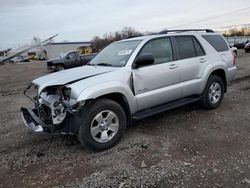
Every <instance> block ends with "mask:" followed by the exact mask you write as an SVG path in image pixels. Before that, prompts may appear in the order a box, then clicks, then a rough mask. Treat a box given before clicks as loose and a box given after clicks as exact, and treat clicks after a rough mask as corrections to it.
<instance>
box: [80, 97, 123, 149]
mask: <svg viewBox="0 0 250 188" xmlns="http://www.w3.org/2000/svg"><path fill="white" fill-rule="evenodd" d="M80 113H81V117H82V120H81V125H80V128H79V132H78V135H77V137H78V139H79V141H80V143H81V144H82V145H85V146H86V147H88V148H89V149H92V150H94V151H103V150H107V149H109V148H111V147H113V146H114V145H116V144H117V143H118V142H119V141H120V139H121V138H122V135H123V134H124V132H125V129H126V115H125V112H124V110H123V108H122V107H121V106H120V105H119V104H118V103H116V102H115V101H112V100H109V99H99V100H96V101H94V102H93V103H88V104H86V106H85V107H84V109H83V110H82V111H81V112H80ZM107 117H110V118H112V119H110V120H108V119H106V118H107ZM111 122H112V123H111ZM117 124H118V126H117ZM91 130H92V131H91Z"/></svg>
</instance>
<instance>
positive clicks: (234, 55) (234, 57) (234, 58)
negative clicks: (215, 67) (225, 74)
mask: <svg viewBox="0 0 250 188" xmlns="http://www.w3.org/2000/svg"><path fill="white" fill-rule="evenodd" d="M232 55H233V65H235V64H236V54H235V53H233V52H232Z"/></svg>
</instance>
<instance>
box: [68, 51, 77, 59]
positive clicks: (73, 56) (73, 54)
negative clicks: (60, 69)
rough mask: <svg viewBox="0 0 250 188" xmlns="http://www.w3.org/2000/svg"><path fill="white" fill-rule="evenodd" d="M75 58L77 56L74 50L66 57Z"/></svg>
mask: <svg viewBox="0 0 250 188" xmlns="http://www.w3.org/2000/svg"><path fill="white" fill-rule="evenodd" d="M76 58H77V56H76V53H75V52H73V53H70V54H69V55H68V59H76Z"/></svg>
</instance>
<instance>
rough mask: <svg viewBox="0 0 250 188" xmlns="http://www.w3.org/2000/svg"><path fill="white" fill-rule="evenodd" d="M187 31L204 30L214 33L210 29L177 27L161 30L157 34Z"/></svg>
mask: <svg viewBox="0 0 250 188" xmlns="http://www.w3.org/2000/svg"><path fill="white" fill-rule="evenodd" d="M187 31H205V32H207V33H214V31H213V30H212V29H177V30H167V29H166V30H163V31H161V32H159V33H158V34H167V33H178V32H180V33H181V32H187Z"/></svg>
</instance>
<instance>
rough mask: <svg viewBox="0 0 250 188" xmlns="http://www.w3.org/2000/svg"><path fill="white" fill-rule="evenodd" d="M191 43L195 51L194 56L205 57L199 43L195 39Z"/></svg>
mask: <svg viewBox="0 0 250 188" xmlns="http://www.w3.org/2000/svg"><path fill="white" fill-rule="evenodd" d="M193 41H194V47H195V50H196V55H197V56H203V55H205V52H204V51H203V49H202V47H201V45H200V43H199V42H198V41H197V39H195V38H193Z"/></svg>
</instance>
